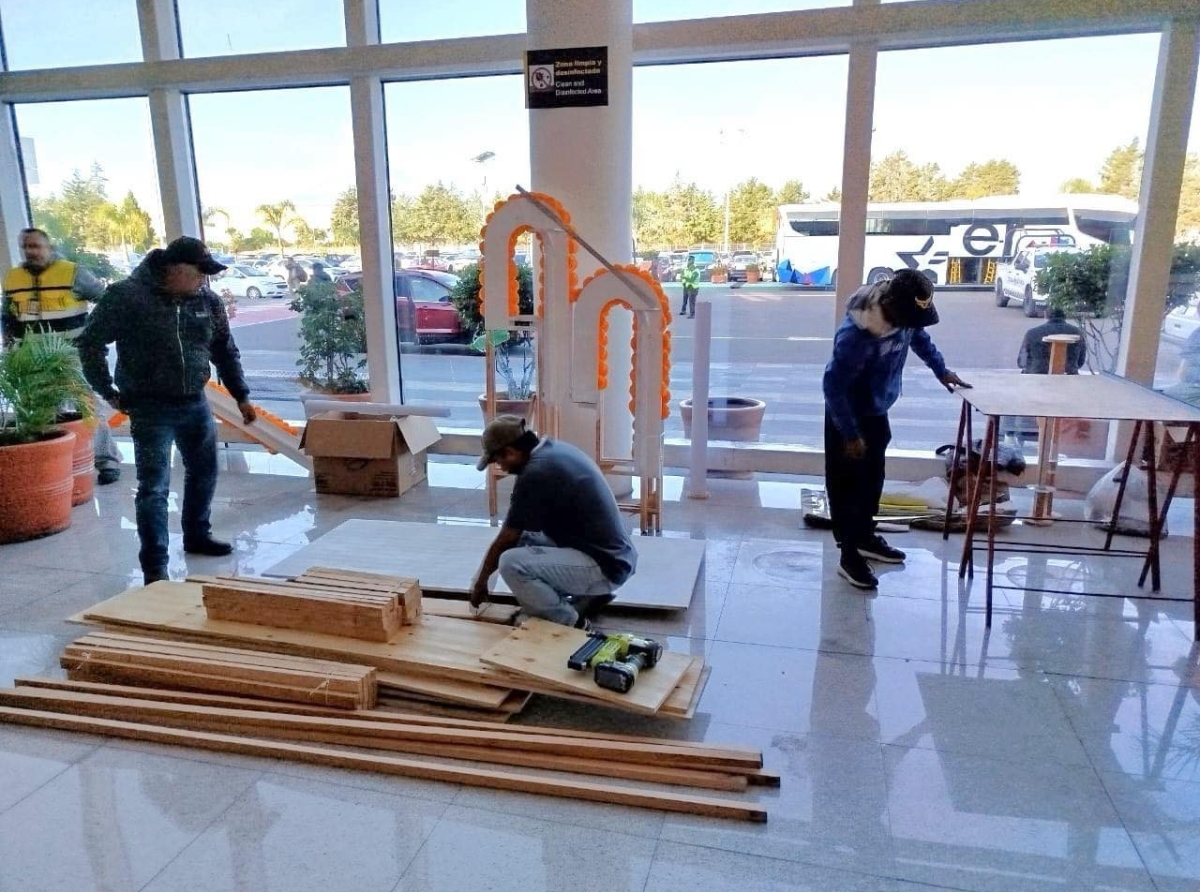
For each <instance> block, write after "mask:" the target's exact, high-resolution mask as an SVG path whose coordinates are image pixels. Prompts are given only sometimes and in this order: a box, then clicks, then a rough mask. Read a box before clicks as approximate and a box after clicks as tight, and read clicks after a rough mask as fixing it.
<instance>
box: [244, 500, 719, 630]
mask: <svg viewBox="0 0 1200 892" xmlns="http://www.w3.org/2000/svg"><path fill="white" fill-rule="evenodd" d="M496 532H497V530H496V528H495V527H485V526H468V525H457V524H435V523H410V522H400V521H387V520H348V521H346V522H345V523H343V524H341V525H340V526H338V527H335V528H334V529H333V530H331V531H330V532H328V533H326V534H325V535H324V536H322V537H321V538H319V539H318V540H317V541H316V542H313V543H311V544H310V545H306V546H304V547H303V548H301V549H300V550H299V551H297V552H295V553H294V554H292V555H291V556H290V557H288V558H286V559H285V560H283V561H281V562H280V563H278V564H276V565H275V566H273V567H271V568H270V569H269V570H267V571H266V574H265V575H267V576H279V577H283V578H289V579H290V578H292V577H295V576H299V575H300V574H302V573H303V572H304V571H305V570H307V569H308V568H309V567H315V566H323V567H342V568H345V569H349V570H364V571H367V572H371V573H387V574H390V575H393V576H411V577H416V578H417V579H418V580H419V581H420V583H421V589H422V590H423V591H426V592H445V593H449V594H457V595H464V596H465V595H466V594H468V593H469V592H470V590H471V584H472V583H473V582H474V577H475V573H476V571H477V570H478V569H479V565H480V564H481V563H482V562H483V556H484V554H485V553H486V552H487V549H488V546H490V545H491V544H492V540H493V539H495V537H496ZM633 544H634V547H635V548H636V549H637V552H638V567H637V572H636V573H635V574H634V575H633V577H632V578H631V579H630V580H629V581H628V582H626V583H625V585H623V586H622V587H621V589H620V590H619V591H618V592H617V604H619V605H620V606H621V607H628V608H640V609H645V610H686V609H687V607H688V605H689V604H690V603H691V601H692V592H693V590H694V589H695V587H696V580H697V579H698V578H699V576H700V571H701V567H702V566H703V563H704V540H702V539H667V538H661V537H657V536H634V537H633ZM493 585H496V586H498V589H497V595H500V596H504V595H508V596H510V597H511V595H510V593H509V591H508V588H507V587H506V586H505V585H504V583H503V581H501V580H500V579H499V577H497V578H496V579H495V580H494V582H493Z"/></svg>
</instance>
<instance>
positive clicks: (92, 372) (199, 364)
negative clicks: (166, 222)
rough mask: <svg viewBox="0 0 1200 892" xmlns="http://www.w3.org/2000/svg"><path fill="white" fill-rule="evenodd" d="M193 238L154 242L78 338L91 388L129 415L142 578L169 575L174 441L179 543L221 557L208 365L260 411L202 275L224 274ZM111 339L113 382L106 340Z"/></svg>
mask: <svg viewBox="0 0 1200 892" xmlns="http://www.w3.org/2000/svg"><path fill="white" fill-rule="evenodd" d="M224 269H225V267H224V266H223V265H221V264H220V263H217V262H216V261H215V260H214V259H213V257H212V255H211V254H210V253H209V252H208V248H206V247H205V245H204V243H203V242H202V241H200V240H199V239H195V238H190V237H188V236H184V237H182V238H177V239H175V241H173V242H171V244H170V245H168V246H167V247H166V249H165V250H164V249H161V248H156V249H155V250H153V251H151V252H150V253H149V254H147V255H146V258H145V260H143V261H142V263H141V264H140V265H139V266H138V268H137V269H135V270H134V271H133V275H131V276H130V277H129V278H128V279H125V280H124V281H121V282H117V283H116V284H114V285H112V286H110V287H109V289H108V290H107V291H106V292H105V294H104V296H103V297H102V298H101V299H100V302H99V303H98V304H97V305H96V308H95V309H94V310H93V311H92V314H91V316H90V317H89V318H88V323H87V327H86V328H85V329H84V330H83V332H82V333H81V334H80V335H79V337H78V339H77V340H76V343H77V345H78V347H79V356H80V359H81V360H82V362H83V371H84V374H85V375H86V376H87V379H88V383H89V384H91V386H92V389H93V390H95V391H96V392H97V393H99V394H100V395H101V396H102V397H103V398H104V399H105V400H106V401H107V402H108V403H109V404H110V405H111V406H112V407H113V408H114V409H118V410H119V411H122V412H125V413H126V414H128V415H129V430H130V434H131V436H132V438H133V451H134V462H135V464H136V466H137V480H138V489H137V498H136V500H135V504H136V508H137V528H138V538H139V539H140V541H141V551H140V552H139V555H138V557H139V559H140V561H141V565H142V574H143V578H144V580H145V583H146V584H147V585H149V584H150V583H151V582H156V581H158V580H160V579H166V578H167V559H168V555H167V546H168V542H169V537H168V534H167V497H168V495H169V493H170V486H171V447H172V445H174V446H177V447H178V449H179V454H180V457H181V458H182V459H183V468H184V485H183V549H184V551H186V552H188V553H189V554H204V555H212V556H221V555H227V554H229V553H230V552H232V551H233V546H232V545H230V544H229V543H228V542H220V541H218V540H216V539H214V538H213V537H212V528H211V526H210V524H209V513H210V509H211V506H212V498H213V493H214V491H215V490H216V485H217V435H216V426H215V425H214V423H213V417H212V411H211V410H210V409H209V406H208V401H207V400H206V399H205V397H204V388H205V385H206V384H207V383H208V379H209V375H210V364H212V365H215V366H216V367H217V371H218V372H219V373H220V376H221V380H222V382H223V383H224V385H225V386H226V387H227V388H228V389H229V392H230V393H231V394H232V395H233V397H234V399H236V400H237V402H238V408H239V409H241V412H242V419H243V420H244V421H245V422H246V423H247V424H251V423H253V422H254V421H255V419H256V416H255V413H254V407H253V406H251V405H250V403H249V402H248V399H249V395H250V391H249V389H248V388H247V387H246V381H245V378H244V377H243V375H242V364H241V355H240V354H239V353H238V349H237V345H236V344H235V343H234V342H233V335H232V334H231V333H230V331H229V317H228V316H227V315H226V314H225V307H224V306H223V305H222V303H221V299H220V298H219V297H217V295H216V294H214V293H213V292H212V291H211V290H210V289H209V288H208V287H207V286H206V285H205V277H207V276H211V275H214V274H216V273H219V272H221V271H222V270H224ZM113 342H116V345H117V373H116V382H115V386H114V382H113V378H112V377H111V376H110V375H109V372H108V345H109V344H111V343H113Z"/></svg>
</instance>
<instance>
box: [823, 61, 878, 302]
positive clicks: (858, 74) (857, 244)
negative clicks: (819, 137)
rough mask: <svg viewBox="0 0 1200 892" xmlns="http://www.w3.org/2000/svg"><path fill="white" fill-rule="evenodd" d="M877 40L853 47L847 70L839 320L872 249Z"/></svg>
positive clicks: (839, 271)
mask: <svg viewBox="0 0 1200 892" xmlns="http://www.w3.org/2000/svg"><path fill="white" fill-rule="evenodd" d="M878 59H879V50H878V48H877V45H876V44H875V43H874V41H864V42H861V43H855V44H854V45H853V46H851V48H850V60H849V70H848V72H847V75H846V141H845V145H844V146H843V148H842V213H841V224H840V226H839V228H838V233H839V234H838V265H837V301H836V303H835V307H834V322H833V324H834V325H835V326H836V325H838V324H840V323H841V321H842V317H843V316H844V315H845V314H846V304H847V303H849V301H850V295H852V294H853V293H854V292H855V290H856V289H857V288H858V286H859V285H861V284H862V275H863V263H864V257H865V254H866V232H867V191H868V187H869V185H870V179H871V132H872V130H873V129H874V126H875V68H876V63H877V61H878Z"/></svg>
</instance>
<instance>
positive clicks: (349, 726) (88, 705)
mask: <svg viewBox="0 0 1200 892" xmlns="http://www.w3.org/2000/svg"><path fill="white" fill-rule="evenodd" d="M0 705H6V706H24V707H26V708H32V709H56V710H60V711H64V712H72V713H73V714H76V715H88V716H93V717H97V718H113V719H117V720H120V721H147V720H149V718H150V717H151V716H160V717H164V718H166V717H204V718H208V719H212V720H214V721H217V722H229V723H233V722H243V723H250V724H254V723H257V724H270V725H271V726H272V727H278V728H291V729H297V730H302V731H309V732H314V733H317V732H322V731H335V732H339V733H347V734H349V733H355V734H361V735H362V737H363V739H368V738H370V739H376V738H378V739H385V738H386V739H394V740H408V741H413V742H419V743H434V744H440V745H466V746H486V747H493V748H496V749H515V750H523V751H526V752H536V753H549V754H552V755H562V756H579V757H583V758H588V759H601V760H606V761H619V762H633V763H638V764H649V765H669V766H672V767H678V768H702V769H712V770H721V771H736V770H737V769H739V768H740V769H751V770H758V769H760V768H761V767H762V757H761V755H760V754H753V755H750V756H749V757H747V755H745V754H744V753H743V752H738V751H727V750H721V749H718V748H715V747H714V748H712V749H709V750H705V751H698V750H695V749H694V748H690V747H679V746H675V745H673V744H672V743H670V742H660V743H655V744H636V743H627V742H625V741H621V740H604V739H600V740H589V739H582V738H571V737H558V736H554V735H553V734H540V735H535V734H516V733H511V732H508V731H503V730H496V731H476V730H468V729H460V728H446V727H430V726H419V725H411V726H410V725H402V724H395V725H389V726H388V727H386V728H383V727H380V726H379V725H378V724H377V723H373V722H362V721H357V720H354V719H350V718H347V719H327V718H321V717H309V716H299V715H270V716H264V715H263V714H262V713H261V712H254V711H245V710H235V709H220V708H213V707H204V706H188V705H181V704H170V703H146V702H143V701H136V700H128V699H122V698H118V697H103V696H96V695H90V694H75V693H69V692H62V691H50V690H41V691H39V690H28V689H20V688H8V689H0Z"/></svg>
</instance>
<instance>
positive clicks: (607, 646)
mask: <svg viewBox="0 0 1200 892" xmlns="http://www.w3.org/2000/svg"><path fill="white" fill-rule="evenodd" d="M662 655H663V646H662V645H661V644H659V643H658V642H657V641H655V640H654V639H653V638H642V637H639V636H637V635H631V634H629V633H618V634H606V633H604V632H591V633H589V634H588V640H587V641H586V642H585V643H584V644H583V646H582V647H580V648H579V650H577V651H575V653H573V654H571V656H570V657H569V658H568V659H567V667H568V668H570V669H574V670H575V671H576V672H586V671H587V669H588V667H589V666H590V667H591V668H592V677H593V679H594V680H595V682H596V684H597V686H599V687H602V688H604V689H605V690H608V691H615V692H616V693H618V694H627V693H629V691H630V690H631V689H632V688H633V685H634V683H635V682H636V681H637V677H638V673H639V672H641V671H642V670H643V669H653V668H654V667H655V666H656V665H657V664H658V661H659V660H660V659H662Z"/></svg>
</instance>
